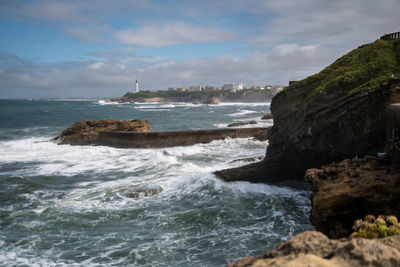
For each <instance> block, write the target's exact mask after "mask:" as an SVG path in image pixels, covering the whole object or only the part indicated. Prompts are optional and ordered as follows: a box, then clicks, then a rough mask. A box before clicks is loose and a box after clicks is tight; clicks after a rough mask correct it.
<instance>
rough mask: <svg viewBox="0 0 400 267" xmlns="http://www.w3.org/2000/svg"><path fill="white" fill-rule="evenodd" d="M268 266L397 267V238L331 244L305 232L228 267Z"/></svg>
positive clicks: (399, 245)
mask: <svg viewBox="0 0 400 267" xmlns="http://www.w3.org/2000/svg"><path fill="white" fill-rule="evenodd" d="M267 266H268V267H269V266H275V267H280V266H293V267H309V266H325V267H353V266H354V267H355V266H357V267H358V266H388V267H392V266H393V267H397V266H400V236H399V235H396V236H391V237H387V238H382V239H372V240H371V239H364V238H353V239H351V240H346V239H345V240H334V239H329V238H328V237H327V236H325V235H323V234H322V233H319V232H315V231H306V232H303V233H301V234H298V235H296V236H294V237H292V238H291V239H289V240H288V241H286V242H283V243H281V244H280V245H279V246H278V247H277V248H276V249H274V250H271V251H267V252H265V253H264V254H263V255H261V256H258V257H246V258H243V259H240V260H238V261H237V262H232V263H229V264H228V267H267Z"/></svg>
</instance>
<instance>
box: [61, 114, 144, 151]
mask: <svg viewBox="0 0 400 267" xmlns="http://www.w3.org/2000/svg"><path fill="white" fill-rule="evenodd" d="M106 131H127V132H135V133H138V132H140V133H144V132H149V131H150V123H149V122H148V121H146V120H139V119H135V120H130V121H129V120H113V119H109V120H100V121H92V120H90V121H80V122H77V123H75V124H74V125H72V126H71V127H69V128H68V129H66V130H64V131H63V132H62V133H61V135H60V136H57V137H56V138H54V140H56V141H59V144H71V145H91V144H97V142H98V138H99V133H101V132H106Z"/></svg>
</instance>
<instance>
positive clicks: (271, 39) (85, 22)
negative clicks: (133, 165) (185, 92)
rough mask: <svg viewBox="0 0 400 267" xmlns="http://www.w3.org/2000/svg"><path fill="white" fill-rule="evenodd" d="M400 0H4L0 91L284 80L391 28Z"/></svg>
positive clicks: (398, 21)
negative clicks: (137, 82) (135, 83)
mask: <svg viewBox="0 0 400 267" xmlns="http://www.w3.org/2000/svg"><path fill="white" fill-rule="evenodd" d="M399 10H400V1H399V0H380V1H377V0H334V1H332V0H201V1H199V0H196V1H192V0H95V1H90V0H64V1H60V0H29V1H28V0H26V1H22V0H0V36H1V37H0V98H26V97H29V98H47V97H107V96H120V95H123V94H124V93H125V92H127V91H129V90H133V89H134V82H135V80H139V82H140V88H141V89H143V90H160V89H161V90H165V89H167V88H168V86H175V87H186V86H189V85H191V84H201V85H215V86H220V85H221V84H223V83H226V82H243V83H244V85H253V84H260V85H264V84H281V85H287V83H288V81H289V80H296V79H301V78H305V77H307V76H308V75H310V74H313V73H316V72H318V71H320V70H321V69H322V68H324V67H325V66H327V65H329V64H330V63H332V62H333V61H334V60H335V59H336V58H337V57H339V56H341V55H343V54H345V53H347V52H348V51H350V50H352V49H354V48H356V47H357V46H359V45H361V44H364V43H369V42H373V41H375V40H376V39H378V38H379V37H380V36H381V35H382V34H383V33H385V32H394V31H400V17H399V14H398V12H399Z"/></svg>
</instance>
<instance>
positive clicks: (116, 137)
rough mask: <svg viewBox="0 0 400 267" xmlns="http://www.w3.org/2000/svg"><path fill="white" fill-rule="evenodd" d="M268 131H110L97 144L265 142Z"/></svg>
mask: <svg viewBox="0 0 400 267" xmlns="http://www.w3.org/2000/svg"><path fill="white" fill-rule="evenodd" d="M268 130H269V128H238V129H217V130H189V131H176V132H151V133H134V132H126V131H112V132H101V133H99V138H98V140H97V144H98V145H106V146H113V147H121V148H161V147H171V146H189V145H194V144H205V143H209V142H211V141H214V140H223V139H225V138H248V137H253V138H256V139H257V140H266V139H267V136H268Z"/></svg>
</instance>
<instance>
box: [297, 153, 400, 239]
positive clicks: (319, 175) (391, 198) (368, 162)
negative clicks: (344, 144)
mask: <svg viewBox="0 0 400 267" xmlns="http://www.w3.org/2000/svg"><path fill="white" fill-rule="evenodd" d="M396 163H397V162H391V159H390V158H384V159H378V158H376V157H370V156H369V157H366V158H365V159H353V160H350V159H346V160H343V161H341V162H339V163H332V164H329V165H326V166H323V167H321V168H320V169H309V170H307V172H306V175H305V180H306V181H308V182H310V183H311V184H312V188H313V196H312V210H311V222H312V223H313V225H314V226H315V227H316V229H317V230H318V231H321V232H323V233H324V234H326V235H328V236H329V237H332V238H340V237H344V236H349V235H350V233H351V232H352V229H351V227H352V224H353V222H354V221H355V220H357V219H359V218H364V217H365V216H366V215H367V214H374V215H377V214H384V215H397V216H399V214H398V213H399V210H398V209H399V208H400V206H399V203H400V168H399V165H398V164H396Z"/></svg>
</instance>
